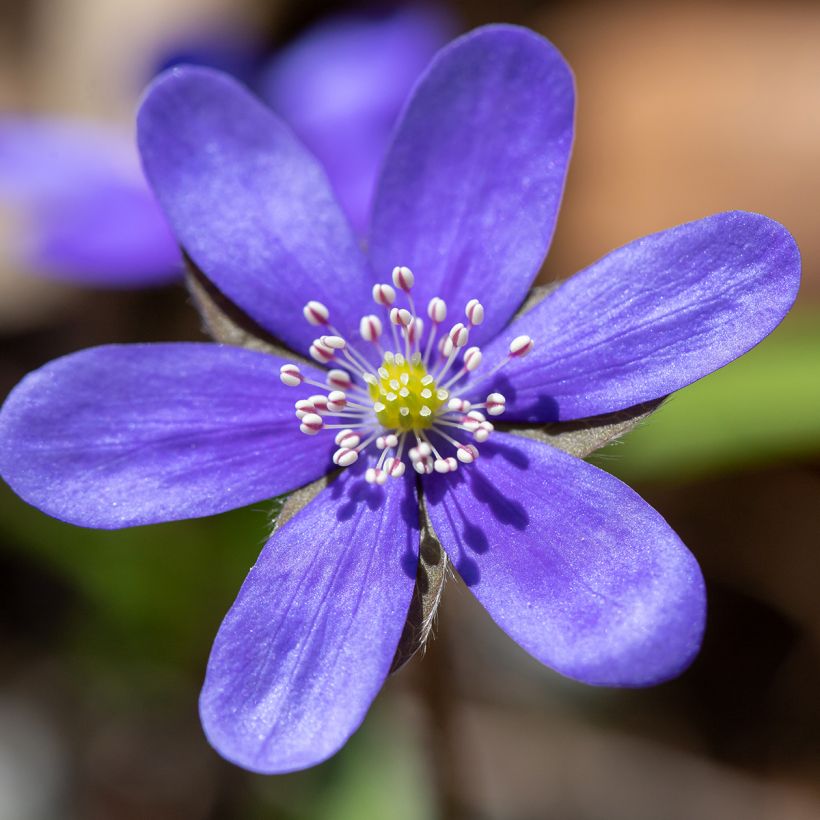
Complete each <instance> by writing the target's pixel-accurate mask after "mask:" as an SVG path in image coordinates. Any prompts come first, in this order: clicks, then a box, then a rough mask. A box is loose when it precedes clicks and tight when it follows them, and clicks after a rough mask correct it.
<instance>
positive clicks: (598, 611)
mask: <svg viewBox="0 0 820 820" xmlns="http://www.w3.org/2000/svg"><path fill="white" fill-rule="evenodd" d="M428 490H429V491H428ZM425 493H426V499H427V502H428V510H429V514H430V518H431V521H432V523H433V527H434V529H435V531H436V533H437V534H438V536H439V538H440V539H441V542H442V544H443V546H444V548H445V549H446V550H447V552H448V554H449V555H450V558H451V559H452V561H453V563H454V564H455V565H456V568H457V569H458V570H459V572H460V573H461V576H462V578H463V579H464V582H465V583H466V584H467V585H468V586H469V587H470V589H471V590H472V592H473V594H474V595H475V596H476V598H478V600H479V601H480V602H481V603H482V604H483V606H484V607H485V608H486V609H487V611H488V612H489V613H490V615H492V617H493V618H494V619H495V621H496V622H497V623H498V625H499V626H501V628H502V629H504V631H505V632H507V634H508V635H510V637H512V638H513V639H514V640H515V641H517V642H518V643H519V644H521V646H522V647H524V649H526V650H527V651H528V652H530V653H531V654H532V655H533V656H534V657H536V658H537V659H538V660H540V661H541V662H542V663H545V664H547V666H550V667H552V668H553V669H555V670H557V671H558V672H560V673H561V674H563V675H567V676H568V677H571V678H576V679H577V680H581V681H584V682H585V683H591V684H597V685H607V686H644V685H649V684H654V683H658V682H660V681H663V680H666V679H668V678H671V677H673V676H675V675H677V674H679V673H680V672H681V671H682V670H683V669H684V668H685V667H686V666H687V665H688V664H689V663H690V662H691V660H692V658H693V657H694V656H695V654H696V653H697V651H698V648H699V646H700V641H701V636H702V633H703V625H704V615H705V597H704V587H703V579H702V577H701V574H700V570H699V569H698V565H697V562H696V561H695V559H694V557H693V556H692V554H691V553H690V552H689V551H688V550H687V549H686V547H685V546H684V545H683V544H682V543H681V541H680V539H679V538H678V537H677V535H675V533H674V532H673V531H672V530H671V529H670V527H669V525H668V524H667V523H666V522H665V521H664V520H663V518H662V517H661V516H660V515H659V514H658V513H657V512H655V510H653V509H652V508H651V507H650V506H649V505H648V504H647V503H646V502H645V501H643V500H642V499H641V498H640V497H639V496H638V495H636V494H635V493H634V492H633V491H632V490H630V489H629V487H627V486H626V485H625V484H622V483H621V482H620V481H618V480H617V479H616V478H613V477H612V476H611V475H609V474H607V473H604V472H603V471H601V470H599V469H597V468H596V467H593V466H592V465H590V464H587V463H586V462H584V461H581V460H580V459H577V458H574V457H573V456H570V455H567V454H566V453H563V452H561V451H560V450H556V449H554V448H552V447H548V446H546V445H544V444H541V443H539V442H536V441H531V440H529V439H524V438H519V437H516V436H510V435H504V434H498V435H497V437H496V438H494V439H493V442H492V443H487V444H484V445H482V449H481V458H479V459H478V461H477V462H475V464H473V465H471V466H470V467H468V468H466V469H462V470H459V472H458V473H456V474H455V475H451V476H446V477H442V478H439V477H436V479H435V480H434V481H431V482H428V483H427V484H426V485H425Z"/></svg>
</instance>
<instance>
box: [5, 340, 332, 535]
mask: <svg viewBox="0 0 820 820" xmlns="http://www.w3.org/2000/svg"><path fill="white" fill-rule="evenodd" d="M280 364H281V360H280V359H278V358H277V357H275V356H269V355H267V354H263V353H255V352H251V351H247V350H241V349H239V348H232V347H220V346H218V345H212V344H189V343H180V344H153V345H152V344H149V345H112V346H109V347H98V348H92V349H90V350H84V351H81V352H80V353H74V354H72V355H70V356H65V357H63V358H62V359H57V360H55V361H53V362H51V363H50V364H47V365H46V366H45V367H42V368H41V369H40V370H36V371H35V372H34V373H31V374H29V375H28V376H27V377H26V378H25V379H23V381H22V382H21V383H20V384H19V385H18V386H17V387H16V388H15V389H14V390H13V391H12V393H11V395H10V396H9V398H8V399H7V400H6V403H5V404H4V405H3V409H2V412H0V472H2V475H3V478H4V479H5V480H6V481H7V482H8V484H9V485H10V486H11V488H12V489H13V490H14V491H15V492H16V493H17V494H18V495H20V496H21V497H22V498H23V499H25V500H26V501H28V502H29V503H30V504H33V505H34V506H35V507H38V508H39V509H41V510H43V512H46V513H48V514H49V515H52V516H54V517H55V518H60V519H62V520H64V521H68V522H70V523H72V524H79V525H81V526H86V527H97V528H101V529H116V528H119V527H128V526H133V525H135V524H152V523H155V522H158V521H174V520H177V519H181V518H198V517H200V516H205V515H212V514H213V513H218V512H223V511H225V510H229V509H233V508H234V507H240V506H243V505H245V504H250V503H253V502H256V501H261V500H263V499H266V498H271V497H273V496H275V495H279V494H281V493H284V492H288V491H290V490H293V489H295V488H296V487H299V486H301V485H302V484H305V483H307V482H308V481H312V480H313V479H315V478H317V477H318V476H320V475H322V474H323V473H325V472H327V471H328V469H329V468H330V467H331V466H332V465H331V461H330V455H331V451H332V441H330V442H328V441H327V437H326V436H317V437H315V438H310V437H308V436H305V435H304V434H302V433H301V432H300V431H299V428H298V423H297V421H296V418H295V416H294V414H293V402H294V394H293V392H292V391H290V390H289V389H288V388H286V387H284V386H283V385H282V384H281V382H280V380H279V365H280ZM315 375H317V376H318V374H315Z"/></svg>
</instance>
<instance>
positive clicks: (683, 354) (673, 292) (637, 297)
mask: <svg viewBox="0 0 820 820" xmlns="http://www.w3.org/2000/svg"><path fill="white" fill-rule="evenodd" d="M799 284H800V255H799V252H798V249H797V246H796V245H795V242H794V239H792V237H791V235H790V234H789V232H788V231H787V230H786V229H785V228H783V226H782V225H779V224H778V223H777V222H774V221H773V220H771V219H767V218H766V217H765V216H760V215H759V214H751V213H744V212H743V211H733V212H730V213H723V214H716V215H715V216H710V217H707V218H706V219H701V220H699V221H697V222H690V223H688V224H686V225H680V226H679V227H677V228H671V229H670V230H668V231H663V232H662V233H657V234H652V235H651V236H647V237H645V238H643V239H639V240H637V241H635V242H632V243H630V244H629V245H626V246H625V247H623V248H620V249H619V250H617V251H613V252H612V253H610V254H609V255H608V256H605V257H604V258H603V259H601V260H599V261H598V262H596V263H595V264H593V265H591V266H590V267H588V268H586V270H583V271H581V272H580V273H578V274H576V275H575V276H573V277H572V278H571V279H570V280H569V281H568V282H566V284H564V285H562V286H561V287H560V288H558V290H556V291H555V292H554V293H553V294H551V295H550V296H548V297H547V298H546V299H544V301H543V302H541V304H539V305H538V306H537V307H535V308H533V310H532V311H530V312H529V313H527V314H525V315H524V316H522V317H521V318H520V319H518V320H517V321H516V322H513V324H512V325H511V326H510V327H509V328H508V329H507V330H506V331H505V332H504V333H503V334H502V336H500V337H499V338H498V339H496V340H495V341H494V342H493V343H492V344H491V345H489V346H488V347H487V348H486V349H485V350H484V361H485V362H486V363H487V364H486V370H485V369H484V367H482V370H484V372H488V371H489V370H491V368H492V366H493V364H494V363H495V362H498V361H500V360H502V359H503V358H505V357H506V354H507V350H508V345H509V342H510V340H511V339H513V338H514V337H516V336H518V335H519V334H527V335H529V336H531V337H532V338H533V339H534V340H535V347H534V348H533V350H532V352H531V353H530V354H529V355H528V356H527V357H526V358H524V359H519V360H517V361H513V362H511V363H510V364H509V365H508V366H507V367H505V368H504V370H502V371H501V373H499V374H498V375H497V376H494V377H493V376H489V377H488V376H485V377H484V378H479V379H478V380H476V382H475V383H474V384H473V385H472V386H471V388H470V390H471V394H472V395H475V396H481V395H483V394H484V393H486V391H487V390H488V389H489V388H490V387H491V386H492V387H495V388H496V389H498V390H500V391H501V392H502V393H504V394H505V396H506V398H507V411H506V413H505V416H504V418H505V419H507V418H508V419H510V420H513V419H515V420H531V421H553V420H562V421H563V420H568V419H578V418H584V417H586V416H594V415H599V414H601V413H608V412H611V411H613V410H622V409H624V408H626V407H631V406H632V405H635V404H639V403H640V402H643V401H647V400H649V399H655V398H660V397H661V396H665V395H667V394H668V393H671V392H672V391H673V390H678V389H680V388H681V387H685V386H686V385H687V384H690V383H691V382H693V381H695V380H696V379H699V378H701V377H702V376H705V375H707V374H708V373H711V372H712V371H713V370H717V369H718V368H719V367H723V365H725V364H728V363H729V362H731V361H732V360H733V359H736V358H737V357H738V356H741V355H742V354H743V353H745V352H746V351H747V350H749V349H750V348H752V347H754V345H756V344H757V343H758V342H760V341H761V340H762V339H764V338H765V337H766V336H767V335H768V334H769V333H771V332H772V330H774V328H775V327H777V325H778V324H779V323H780V322H781V320H782V319H783V317H784V316H785V315H786V313H787V312H788V310H789V308H790V307H791V305H792V303H793V302H794V299H795V296H796V295H797V289H798V286H799Z"/></svg>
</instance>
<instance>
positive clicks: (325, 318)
mask: <svg viewBox="0 0 820 820" xmlns="http://www.w3.org/2000/svg"><path fill="white" fill-rule="evenodd" d="M302 313H303V314H304V317H305V319H307V320H308V322H310V323H311V324H312V325H326V324H327V323H328V322H329V321H330V311H329V310H328V309H327V308H326V307H325V306H324V305H323V304H322V303H321V302H316V301H314V300H311V301H310V302H308V303H307V304H306V305H305V306H304V307H303V308H302Z"/></svg>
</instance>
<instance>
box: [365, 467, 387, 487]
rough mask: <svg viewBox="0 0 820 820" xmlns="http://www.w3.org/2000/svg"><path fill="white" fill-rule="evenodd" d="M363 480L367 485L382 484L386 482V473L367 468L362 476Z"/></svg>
mask: <svg viewBox="0 0 820 820" xmlns="http://www.w3.org/2000/svg"><path fill="white" fill-rule="evenodd" d="M364 480H365V481H366V482H367V483H368V484H384V482H385V481H387V473H386V472H384V470H380V469H379V468H378V467H368V469H367V470H366V471H365V474H364Z"/></svg>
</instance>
